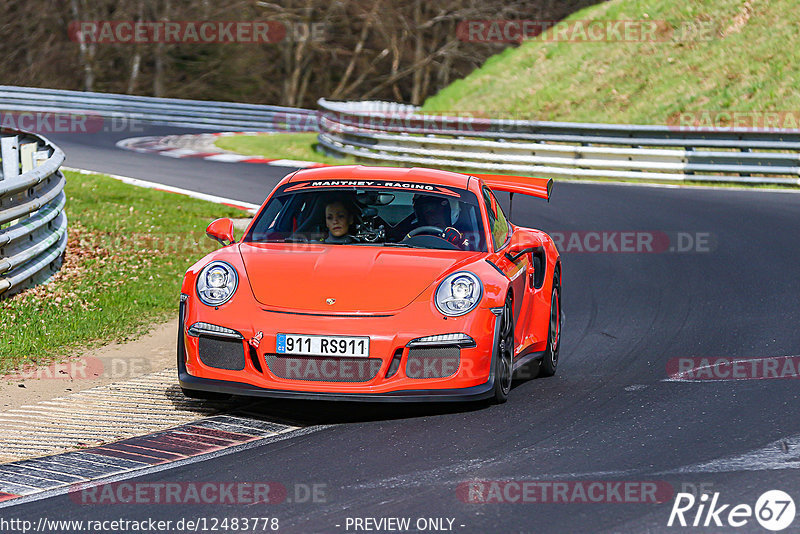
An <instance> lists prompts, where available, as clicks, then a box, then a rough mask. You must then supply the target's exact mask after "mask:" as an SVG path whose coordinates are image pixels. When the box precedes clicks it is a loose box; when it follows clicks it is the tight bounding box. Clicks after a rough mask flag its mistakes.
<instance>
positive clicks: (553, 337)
mask: <svg viewBox="0 0 800 534" xmlns="http://www.w3.org/2000/svg"><path fill="white" fill-rule="evenodd" d="M560 351H561V284H560V283H559V277H558V272H556V274H555V276H553V293H552V295H551V300H550V327H549V331H548V333H547V349H545V353H544V357H542V363H541V365H540V366H539V375H540V376H553V375H554V374H556V368H557V367H558V353H559V352H560Z"/></svg>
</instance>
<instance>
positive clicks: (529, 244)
mask: <svg viewBox="0 0 800 534" xmlns="http://www.w3.org/2000/svg"><path fill="white" fill-rule="evenodd" d="M541 246H542V240H541V239H539V236H537V235H536V234H533V233H531V232H526V231H525V230H520V229H517V230H515V231H514V235H512V236H511V243H509V245H508V250H507V251H506V253H505V257H506V258H507V259H508V261H512V262H515V261H517V260H518V259H520V258H521V257H522V256H524V255H525V254H530V253H531V252H535V251H536V249H538V248H540V247H541Z"/></svg>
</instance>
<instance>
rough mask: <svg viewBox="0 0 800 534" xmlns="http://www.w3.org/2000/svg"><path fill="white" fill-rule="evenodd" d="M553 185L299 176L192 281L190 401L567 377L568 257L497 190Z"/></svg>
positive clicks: (406, 397) (187, 298)
mask: <svg viewBox="0 0 800 534" xmlns="http://www.w3.org/2000/svg"><path fill="white" fill-rule="evenodd" d="M551 189H552V181H551V180H546V179H540V178H525V177H514V176H496V175H477V176H476V175H465V174H459V173H453V172H446V171H439V170H431V169H406V168H389V167H364V166H333V167H324V168H317V169H307V170H300V171H297V172H293V173H291V174H290V175H288V176H287V177H285V178H284V179H283V180H282V181H281V182H280V183H279V184H278V185H277V186H276V188H275V189H274V190H273V191H272V193H271V194H270V195H269V197H268V198H267V200H266V201H265V202H264V204H263V205H262V206H261V208H260V209H259V211H258V212H257V214H256V215H255V217H254V218H253V220H252V221H251V223H250V224H249V226H248V228H247V230H246V231H245V233H244V237H243V238H242V239H241V240H239V241H238V242H237V241H235V240H234V236H233V223H232V221H231V220H230V219H218V220H216V221H214V222H213V223H211V224H210V225H209V227H208V229H207V234H208V235H209V236H210V237H212V238H213V239H215V240H217V241H219V242H221V243H222V244H223V245H224V246H223V247H222V248H221V249H219V250H217V251H215V252H213V253H211V254H209V255H208V256H206V257H204V258H203V259H201V260H200V261H198V262H197V263H196V264H195V265H193V266H192V267H191V268H190V269H189V270H188V271H187V273H186V275H185V278H184V280H183V285H182V290H181V298H180V310H179V317H180V320H179V325H180V326H179V336H178V374H179V382H180V385H181V387H182V389H183V391H184V393H185V394H186V395H188V396H191V397H201V398H203V397H206V398H207V397H211V396H214V395H220V394H236V395H251V396H266V397H293V398H306V399H309V398H310V399H333V400H336V399H341V400H365V401H453V400H478V399H492V400H494V401H495V402H498V403H501V402H505V400H506V399H507V397H508V394H509V391H510V389H511V383H512V377H513V373H514V371H515V370H517V369H519V368H520V367H522V366H528V367H529V366H531V365H537V366H538V370H539V375H544V376H549V375H553V374H554V373H555V372H556V367H557V365H558V360H559V352H560V342H561V322H562V312H561V258H560V255H559V252H558V250H557V249H556V246H555V244H554V243H553V240H552V239H551V238H550V236H548V235H547V234H546V233H544V232H542V231H539V230H535V229H531V228H523V227H521V226H515V225H513V224H511V222H510V221H509V220H508V218H507V217H506V214H505V213H504V211H503V209H502V207H501V206H500V203H499V202H498V201H497V199H496V198H495V193H494V192H495V191H504V192H509V193H512V194H514V193H522V194H526V195H533V196H536V197H539V198H543V199H549V197H550V194H551Z"/></svg>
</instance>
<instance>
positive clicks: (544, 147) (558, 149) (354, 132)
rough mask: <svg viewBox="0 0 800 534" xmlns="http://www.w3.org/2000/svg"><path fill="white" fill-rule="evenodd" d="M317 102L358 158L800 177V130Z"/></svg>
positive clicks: (563, 171) (725, 178)
mask: <svg viewBox="0 0 800 534" xmlns="http://www.w3.org/2000/svg"><path fill="white" fill-rule="evenodd" d="M318 104H319V106H320V108H321V109H322V112H321V115H320V117H319V119H318V122H319V128H320V134H319V143H320V146H321V147H322V148H323V150H325V151H326V152H328V153H330V154H332V155H339V156H342V155H347V156H353V157H355V158H357V159H359V160H365V161H372V162H390V163H396V164H401V165H425V166H440V167H447V168H456V169H480V170H486V171H495V172H508V173H522V174H537V175H540V176H545V177H553V178H569V177H579V178H611V179H641V180H648V181H652V180H658V181H671V182H681V181H686V180H702V181H720V182H740V183H766V184H794V185H800V179H798V176H800V131H793V130H782V131H772V130H760V131H753V130H746V129H740V130H735V129H731V130H719V131H709V130H698V129H692V128H677V127H670V126H647V125H620V124H586V123H564V122H542V121H522V120H500V119H483V118H471V117H449V118H448V117H442V116H439V115H435V114H425V113H422V112H420V111H419V108H415V107H413V106H407V105H403V104H393V103H391V102H330V101H327V100H325V99H320V100H319V102H318Z"/></svg>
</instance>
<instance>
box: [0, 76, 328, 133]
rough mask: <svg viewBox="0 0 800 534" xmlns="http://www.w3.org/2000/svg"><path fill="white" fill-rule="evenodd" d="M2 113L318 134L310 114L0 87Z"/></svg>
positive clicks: (263, 107)
mask: <svg viewBox="0 0 800 534" xmlns="http://www.w3.org/2000/svg"><path fill="white" fill-rule="evenodd" d="M0 110H5V111H15V112H29V111H32V112H41V111H45V112H54V113H72V114H88V115H94V116H101V117H104V118H123V117H124V118H126V119H128V120H131V119H134V120H139V121H142V122H148V123H156V124H166V125H170V126H184V127H190V128H205V129H211V130H257V131H276V130H277V131H284V130H286V131H294V132H299V131H316V130H317V123H316V112H314V111H312V110H308V109H301V108H290V107H281V106H266V105H258V104H241V103H235V102H213V101H205V100H184V99H177V98H154V97H147V96H134V95H121V94H114V93H91V92H84V91H65V90H60V89H41V88H36V87H14V86H7V85H0Z"/></svg>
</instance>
